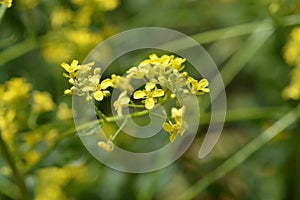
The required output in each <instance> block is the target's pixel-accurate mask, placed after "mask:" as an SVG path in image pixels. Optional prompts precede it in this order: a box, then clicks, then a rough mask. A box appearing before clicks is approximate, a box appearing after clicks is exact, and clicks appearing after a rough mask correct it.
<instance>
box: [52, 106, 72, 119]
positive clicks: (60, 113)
mask: <svg viewBox="0 0 300 200" xmlns="http://www.w3.org/2000/svg"><path fill="white" fill-rule="evenodd" d="M56 117H57V118H58V119H60V120H69V119H72V117H73V113H72V110H71V109H70V108H69V107H68V104H66V103H63V102H62V103H60V104H59V105H58V110H57V113H56Z"/></svg>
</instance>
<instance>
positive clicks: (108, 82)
mask: <svg viewBox="0 0 300 200" xmlns="http://www.w3.org/2000/svg"><path fill="white" fill-rule="evenodd" d="M112 86H113V84H112V80H111V79H109V78H107V79H105V80H103V81H102V82H101V89H102V90H105V89H106V88H108V87H112Z"/></svg>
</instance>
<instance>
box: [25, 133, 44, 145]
mask: <svg viewBox="0 0 300 200" xmlns="http://www.w3.org/2000/svg"><path fill="white" fill-rule="evenodd" d="M22 138H23V140H24V143H25V144H27V145H28V146H29V147H32V146H34V145H35V144H37V143H38V142H40V141H41V140H42V133H41V132H40V131H38V130H33V131H31V132H26V133H23V135H22Z"/></svg>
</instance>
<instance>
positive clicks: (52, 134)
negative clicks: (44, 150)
mask: <svg viewBox="0 0 300 200" xmlns="http://www.w3.org/2000/svg"><path fill="white" fill-rule="evenodd" d="M57 136H58V130H57V129H55V128H53V129H51V130H49V131H48V132H47V133H46V135H45V138H44V140H45V142H46V143H47V144H48V145H52V144H53V143H54V142H55V139H56V138H57Z"/></svg>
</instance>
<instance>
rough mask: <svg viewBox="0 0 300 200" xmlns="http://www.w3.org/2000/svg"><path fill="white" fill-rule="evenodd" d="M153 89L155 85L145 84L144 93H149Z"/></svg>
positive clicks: (151, 83)
mask: <svg viewBox="0 0 300 200" xmlns="http://www.w3.org/2000/svg"><path fill="white" fill-rule="evenodd" d="M154 87H155V83H153V82H149V83H146V86H145V89H146V91H151V90H152V89H153V88H154Z"/></svg>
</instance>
